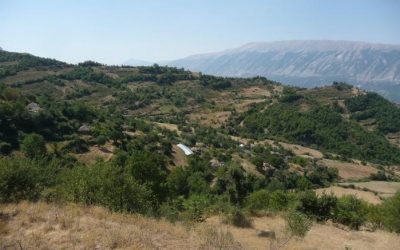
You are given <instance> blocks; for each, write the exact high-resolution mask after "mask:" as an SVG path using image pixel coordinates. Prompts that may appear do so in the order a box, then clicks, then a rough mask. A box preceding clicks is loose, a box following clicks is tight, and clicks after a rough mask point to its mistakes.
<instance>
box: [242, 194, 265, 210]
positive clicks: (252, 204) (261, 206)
mask: <svg viewBox="0 0 400 250" xmlns="http://www.w3.org/2000/svg"><path fill="white" fill-rule="evenodd" d="M269 199H270V192H268V191H267V190H259V191H256V192H253V193H251V194H250V195H249V197H248V198H247V200H246V208H248V209H249V210H250V211H252V212H256V211H260V210H267V209H268V207H269Z"/></svg>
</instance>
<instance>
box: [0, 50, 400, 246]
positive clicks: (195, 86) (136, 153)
mask: <svg viewBox="0 0 400 250" xmlns="http://www.w3.org/2000/svg"><path fill="white" fill-rule="evenodd" d="M0 72H1V75H0V83H1V84H0V153H1V156H0V202H1V203H7V204H9V203H11V206H12V203H18V202H20V201H23V200H28V201H32V202H39V201H45V202H48V203H49V204H57V205H60V204H65V203H72V204H79V205H80V206H102V207H105V208H107V209H109V210H111V211H113V212H121V213H133V214H141V215H144V216H150V217H155V218H164V219H167V220H169V221H172V222H176V221H180V222H185V223H197V222H204V221H207V219H208V218H211V217H212V216H215V215H217V216H220V217H221V218H222V221H223V222H224V223H227V224H231V225H234V226H236V227H244V228H251V227H252V226H253V225H252V220H251V219H249V216H250V215H263V214H281V215H282V216H283V215H284V217H285V218H286V219H287V224H288V226H289V229H288V230H289V231H288V232H289V234H288V235H289V240H290V239H291V237H305V235H306V233H307V231H308V230H309V229H310V227H311V226H310V223H311V222H312V221H320V222H326V221H333V222H334V223H337V224H343V225H346V226H347V227H349V228H351V229H355V230H356V229H364V228H367V229H368V230H376V229H384V230H388V231H394V232H400V227H399V225H400V222H399V218H400V217H399V210H398V209H397V208H398V207H399V206H400V193H397V194H396V193H395V192H393V193H391V195H389V196H387V197H382V200H381V202H375V203H374V204H369V203H368V202H366V201H365V200H362V199H359V198H357V196H354V195H348V196H343V197H338V196H335V195H334V194H328V193H326V194H322V195H321V194H318V195H317V194H316V193H315V189H318V188H327V187H329V186H331V185H335V184H336V183H337V182H341V181H342V178H343V176H341V175H340V174H339V173H341V172H343V168H339V167H338V168H336V167H335V164H332V162H330V161H333V162H334V163H336V164H341V162H346V163H347V164H353V165H352V167H353V168H357V166H360V169H361V168H362V167H363V166H364V168H363V169H365V168H367V167H368V168H369V169H368V171H369V172H368V173H371V174H370V175H369V176H365V171H364V172H363V173H364V175H362V178H360V179H357V180H355V181H359V180H363V181H366V182H368V181H370V180H379V181H385V182H389V181H398V180H399V169H398V167H397V166H398V165H399V164H400V148H399V145H400V144H399V143H398V141H396V139H393V138H396V135H398V133H399V131H400V123H399V121H400V111H399V108H398V107H397V106H396V105H395V104H393V103H391V102H389V101H387V100H385V99H384V98H382V97H380V96H379V95H376V94H372V93H366V92H364V91H361V90H359V89H357V88H354V87H352V86H350V85H348V84H345V83H337V82H335V83H333V84H332V86H328V87H324V88H315V89H300V88H291V87H287V86H284V85H282V84H280V83H277V82H273V81H270V80H268V79H266V78H263V77H255V78H222V77H214V76H208V75H203V74H200V73H192V72H189V71H185V70H183V69H177V68H170V67H161V66H158V65H154V66H147V67H128V66H106V65H101V64H98V63H96V62H91V61H88V62H83V63H80V64H78V65H70V64H65V63H62V62H58V61H56V60H51V59H43V58H38V57H35V56H32V55H29V54H19V53H10V52H6V51H0ZM179 143H182V144H184V145H186V146H188V147H189V148H191V149H192V150H193V152H194V153H193V154H192V155H185V154H184V153H183V151H181V150H180V149H179V147H177V144H179ZM327 159H330V161H327ZM324 162H325V163H326V162H328V163H330V166H332V167H329V166H327V164H323V163H324ZM338 169H339V170H340V171H341V172H339V171H338ZM371 169H372V170H371ZM374 170H376V171H374ZM353 171H356V170H353ZM352 176H357V175H356V174H353V175H352ZM346 181H352V180H351V179H346ZM349 188H353V189H356V188H357V187H356V186H354V185H353V186H349ZM365 191H368V192H373V191H371V190H365ZM1 218H2V217H1ZM2 220H3V219H2ZM2 223H6V224H7V223H8V222H7V221H6V222H2ZM121 230H122V229H121ZM5 234H7V232H5ZM185 234H186V233H185ZM185 237H186V236H185ZM232 242H234V240H233V241H232ZM104 244H106V243H104ZM107 244H108V243H107ZM132 244H133V243H132ZM135 244H136V243H135ZM140 244H142V243H140ZM143 244H144V243H143ZM199 244H200V243H199ZM229 244H230V243H229ZM232 244H235V243H232ZM150 248H153V246H151V247H150Z"/></svg>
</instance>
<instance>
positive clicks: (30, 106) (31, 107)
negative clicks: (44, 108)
mask: <svg viewBox="0 0 400 250" xmlns="http://www.w3.org/2000/svg"><path fill="white" fill-rule="evenodd" d="M26 109H27V110H28V111H29V112H32V113H37V112H39V111H40V110H41V108H40V106H39V104H37V103H36V102H31V103H29V104H28V105H26Z"/></svg>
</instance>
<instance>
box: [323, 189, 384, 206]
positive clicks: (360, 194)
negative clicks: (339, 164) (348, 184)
mask: <svg viewBox="0 0 400 250" xmlns="http://www.w3.org/2000/svg"><path fill="white" fill-rule="evenodd" d="M323 192H325V193H327V194H330V193H332V194H333V195H335V196H336V197H342V196H344V195H355V196H357V198H359V199H361V200H364V201H366V202H369V203H372V204H379V203H381V202H382V200H381V199H380V198H379V196H378V195H376V194H374V193H372V192H370V191H363V190H357V189H351V188H344V187H338V186H332V187H328V188H320V189H317V190H316V193H317V194H319V195H320V194H322V193H323Z"/></svg>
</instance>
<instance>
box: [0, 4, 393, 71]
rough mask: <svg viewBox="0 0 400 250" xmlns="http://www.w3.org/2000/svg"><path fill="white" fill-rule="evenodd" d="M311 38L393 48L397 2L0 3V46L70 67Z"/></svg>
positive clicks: (164, 58)
mask: <svg viewBox="0 0 400 250" xmlns="http://www.w3.org/2000/svg"><path fill="white" fill-rule="evenodd" d="M310 39H312V40H320V39H328V40H352V41H365V42H376V43H389V44H400V1H399V0H329V1H328V0H197V1H194V0H142V1H137V0H130V1H128V0H113V1H112V0H109V1H105V0H35V1H32V0H30V1H28V0H26V1H22V0H0V47H2V48H3V49H4V50H8V51H16V52H28V53H31V54H34V55H38V56H43V57H49V58H55V59H58V60H62V61H66V62H70V63H77V62H82V61H85V60H95V61H98V62H101V63H107V64H121V63H124V62H125V61H126V60H128V59H131V58H134V59H141V60H147V61H152V62H156V61H163V60H171V59H177V58H182V57H185V56H189V55H192V54H198V53H207V52H213V51H219V50H225V49H229V48H234V47H238V46H241V45H243V44H246V43H249V42H261V41H281V40H310Z"/></svg>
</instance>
